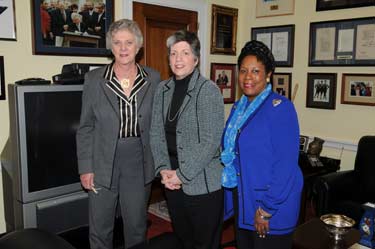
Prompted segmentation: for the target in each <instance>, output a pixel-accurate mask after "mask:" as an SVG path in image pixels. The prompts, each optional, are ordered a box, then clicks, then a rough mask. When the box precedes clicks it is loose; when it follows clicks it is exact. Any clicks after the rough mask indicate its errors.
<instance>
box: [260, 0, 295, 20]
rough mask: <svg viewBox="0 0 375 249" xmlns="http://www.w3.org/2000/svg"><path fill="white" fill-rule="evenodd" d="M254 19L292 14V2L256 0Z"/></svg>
mask: <svg viewBox="0 0 375 249" xmlns="http://www.w3.org/2000/svg"><path fill="white" fill-rule="evenodd" d="M255 12H256V13H255V16H256V17H268V16H282V15H292V14H294V0H256V8H255Z"/></svg>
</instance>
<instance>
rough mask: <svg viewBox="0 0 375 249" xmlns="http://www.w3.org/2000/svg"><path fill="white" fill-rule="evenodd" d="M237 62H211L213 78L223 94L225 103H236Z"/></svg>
mask: <svg viewBox="0 0 375 249" xmlns="http://www.w3.org/2000/svg"><path fill="white" fill-rule="evenodd" d="M236 66H237V65H236V64H227V63H211V80H212V81H213V82H215V83H216V85H217V86H218V87H219V88H220V91H221V93H222V94H223V98H224V103H225V104H229V103H234V101H235V99H236V84H237V82H236V72H237V70H236Z"/></svg>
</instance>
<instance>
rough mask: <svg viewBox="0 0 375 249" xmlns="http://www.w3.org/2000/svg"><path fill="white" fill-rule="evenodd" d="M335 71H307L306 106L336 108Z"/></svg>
mask: <svg viewBox="0 0 375 249" xmlns="http://www.w3.org/2000/svg"><path fill="white" fill-rule="evenodd" d="M336 81H337V74H336V73H308V74H307V88H306V89H307V92H306V107H310V108H319V109H335V108H336V84H337V83H336Z"/></svg>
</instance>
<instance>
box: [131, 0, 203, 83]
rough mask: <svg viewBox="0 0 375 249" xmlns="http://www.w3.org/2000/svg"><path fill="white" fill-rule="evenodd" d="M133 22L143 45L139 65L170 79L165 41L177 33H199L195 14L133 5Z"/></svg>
mask: <svg viewBox="0 0 375 249" xmlns="http://www.w3.org/2000/svg"><path fill="white" fill-rule="evenodd" d="M133 19H134V21H136V22H137V23H138V24H139V27H140V29H141V30H142V33H143V37H144V41H143V48H144V49H142V50H141V51H140V53H139V58H138V61H139V63H141V64H143V65H147V66H149V67H152V68H154V69H156V70H158V71H159V72H160V74H161V79H162V80H165V79H167V78H169V77H170V76H171V72H170V69H169V63H168V50H167V46H166V40H167V38H168V37H169V36H170V35H171V34H173V33H174V32H176V31H177V30H181V29H185V30H189V31H192V32H197V31H198V13H197V12H195V11H189V10H182V9H176V8H169V7H164V6H158V5H152V4H145V3H139V2H133Z"/></svg>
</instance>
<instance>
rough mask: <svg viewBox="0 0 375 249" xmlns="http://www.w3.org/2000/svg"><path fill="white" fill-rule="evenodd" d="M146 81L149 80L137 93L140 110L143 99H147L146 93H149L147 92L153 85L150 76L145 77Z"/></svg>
mask: <svg viewBox="0 0 375 249" xmlns="http://www.w3.org/2000/svg"><path fill="white" fill-rule="evenodd" d="M145 81H147V83H146V85H144V86H143V87H142V88H141V89H140V90H139V92H138V93H137V108H138V111H140V110H141V106H142V103H143V100H144V99H145V96H146V94H147V92H148V90H149V89H150V86H151V81H150V78H149V77H148V76H147V77H146V78H145Z"/></svg>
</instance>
